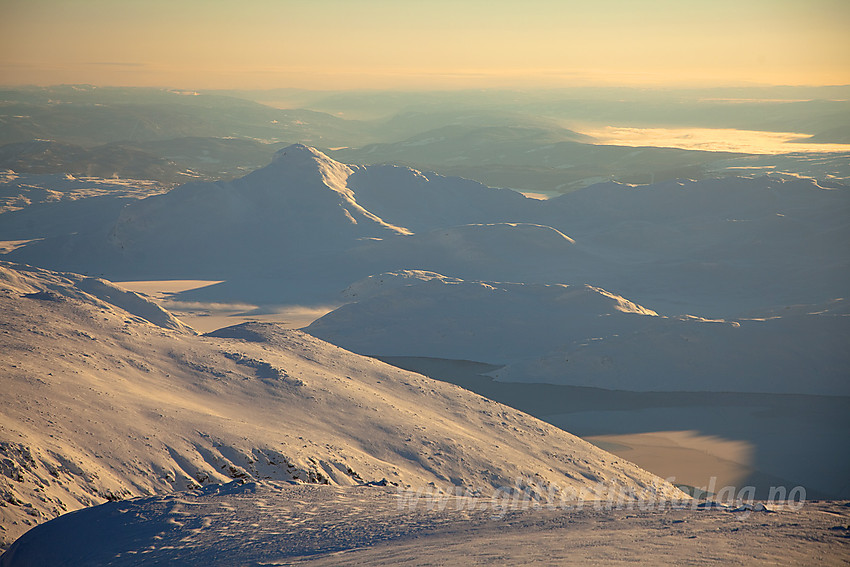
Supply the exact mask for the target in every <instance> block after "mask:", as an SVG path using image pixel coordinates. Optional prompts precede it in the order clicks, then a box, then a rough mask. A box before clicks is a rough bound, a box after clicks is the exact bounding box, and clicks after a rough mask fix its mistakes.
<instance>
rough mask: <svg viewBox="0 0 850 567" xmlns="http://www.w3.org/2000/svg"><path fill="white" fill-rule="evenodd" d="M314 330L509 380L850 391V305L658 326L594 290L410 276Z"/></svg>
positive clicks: (376, 279)
mask: <svg viewBox="0 0 850 567" xmlns="http://www.w3.org/2000/svg"><path fill="white" fill-rule="evenodd" d="M344 295H345V296H346V297H347V299H349V301H351V303H348V304H346V305H343V306H342V307H340V308H338V309H336V310H334V311H332V312H331V313H329V314H327V315H325V316H324V317H322V318H320V319H318V320H317V321H314V322H313V323H312V324H311V325H310V326H308V327H307V328H306V329H305V330H306V331H307V332H309V333H311V334H313V335H315V336H317V337H320V338H322V339H324V340H327V341H330V342H332V343H334V344H338V345H340V346H343V347H344V348H347V349H350V350H353V351H355V352H359V353H362V354H369V355H382V356H419V357H423V356H424V357H435V358H450V359H467V360H470V359H471V360H476V361H481V362H487V363H492V364H508V366H507V367H506V368H503V369H500V370H497V371H495V372H493V373H492V375H493V376H495V377H496V378H497V379H499V380H504V381H509V382H545V383H553V384H563V385H573V386H593V387H599V388H609V389H624V390H641V391H651V390H665V391H675V390H688V391H734V392H774V393H804V394H839V395H848V394H850V385H848V383H847V380H846V376H847V369H848V368H850V354H848V353H850V317H848V316H847V313H846V310H847V308H846V304H847V302H846V301H843V300H840V301H835V302H832V303H830V304H828V305H825V306H821V307H815V306H810V307H809V308H808V309H804V308H803V307H799V308H797V309H785V310H782V311H780V312H779V313H777V314H772V315H770V316H769V317H765V318H762V319H758V320H753V319H740V320H737V321H731V320H730V321H726V320H706V319H701V318H698V317H688V316H684V317H660V316H658V315H657V313H655V312H654V311H652V310H650V309H647V308H645V307H641V306H640V305H636V304H635V303H632V302H631V301H628V300H627V299H625V298H622V297H620V296H617V295H614V294H611V293H609V292H607V291H605V290H602V289H600V288H597V287H593V286H589V285H584V286H566V285H540V284H537V285H535V284H516V283H513V284H512V283H496V282H484V281H464V280H461V279H458V278H449V277H445V276H441V275H440V274H436V273H433V272H422V271H403V272H395V273H385V274H381V275H377V276H371V277H369V278H366V279H365V280H361V281H359V282H357V283H355V284H352V285H351V286H350V287H349V288H348V289H347V290H346V291H345V292H344Z"/></svg>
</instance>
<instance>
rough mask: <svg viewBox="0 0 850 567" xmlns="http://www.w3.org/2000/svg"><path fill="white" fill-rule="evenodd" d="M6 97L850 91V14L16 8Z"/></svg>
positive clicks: (381, 4) (722, 5) (4, 59)
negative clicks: (99, 91) (117, 90)
mask: <svg viewBox="0 0 850 567" xmlns="http://www.w3.org/2000/svg"><path fill="white" fill-rule="evenodd" d="M4 7H5V8H6V9H5V17H4V18H3V23H2V24H0V26H2V27H0V29H2V32H3V33H2V38H3V39H2V40H0V45H2V50H0V54H2V55H0V69H2V74H1V75H0V83H2V84H4V85H24V84H27V85H55V84H63V83H65V84H67V83H72V84H78V83H88V84H97V85H103V86H152V87H173V88H184V89H273V88H287V87H288V88H302V89H313V90H349V89H357V90H361V89H402V90H411V89H412V90H431V89H436V90H453V89H464V88H495V89H505V88H507V89H510V88H549V87H570V86H615V85H622V86H636V87H673V86H676V87H684V86H689V87H710V86H734V85H750V86H752V85H807V86H817V85H840V84H850V39H848V36H847V34H846V24H847V23H848V22H850V4H848V3H846V2H842V1H840V0H814V1H810V2H806V3H800V2H796V1H793V0H770V1H767V0H753V1H750V2H746V3H743V4H742V3H737V2H731V1H729V0H721V1H712V2H669V1H665V0H652V1H649V2H642V3H639V4H638V3H632V2H625V1H623V0H608V1H606V2H596V3H592V4H590V3H585V2H573V1H570V2H556V1H551V0H535V1H533V2H526V3H523V4H521V5H520V4H515V3H510V2H504V1H499V2H487V3H484V2H482V1H479V0H474V1H469V2H464V3H462V4H460V5H458V4H456V3H449V2H445V1H443V0H438V1H435V2H429V3H423V4H416V5H413V4H410V3H399V2H388V1H386V0H368V1H364V2H358V3H356V4H355V3H349V2H342V1H339V0H322V1H317V2H310V3H304V2H292V1H283V2H272V1H270V0H250V1H247V2H242V3H239V4H238V5H232V4H229V3H222V2H216V3H205V2H199V1H197V0H191V1H187V2H181V3H179V4H166V3H165V2H162V1H159V0H156V1H152V2H144V3H139V2H102V1H98V0H84V1H81V2H74V3H73V4H68V3H64V2H58V1H57V0H36V1H28V2H21V1H19V0H11V1H7V2H6V3H5V4H4Z"/></svg>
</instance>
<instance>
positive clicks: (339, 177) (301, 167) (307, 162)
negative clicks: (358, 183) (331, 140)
mask: <svg viewBox="0 0 850 567" xmlns="http://www.w3.org/2000/svg"><path fill="white" fill-rule="evenodd" d="M263 169H264V170H266V169H268V170H271V171H272V172H274V173H284V174H285V175H286V177H294V176H296V175H297V176H306V179H309V178H310V174H312V173H313V172H314V171H315V172H317V173H318V174H319V175H320V176H321V179H322V181H323V182H324V184H325V185H327V186H328V187H330V188H331V189H333V190H335V191H338V192H340V193H343V194H344V195H346V196H347V197H349V198H352V199H353V198H354V192H353V191H351V189H349V188H348V186H347V183H346V181H347V180H348V177H349V176H350V175H351V174H352V173H353V172H354V171H353V170H352V169H351V168H350V167H348V166H347V165H344V164H341V163H339V162H338V161H335V160H333V159H331V158H329V157H328V156H326V155H325V154H323V153H322V152H320V151H319V150H317V149H316V148H313V147H310V146H305V145H304V144H292V145H291V146H287V147H285V148H283V149H281V150H278V151H277V153H275V155H274V158H273V159H272V162H271V164H270V165H268V166H266V167H265V168H263ZM260 171H262V170H260Z"/></svg>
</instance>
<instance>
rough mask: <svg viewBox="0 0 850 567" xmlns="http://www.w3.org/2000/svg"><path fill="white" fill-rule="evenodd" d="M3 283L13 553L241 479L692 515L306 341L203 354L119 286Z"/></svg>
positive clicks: (572, 456) (638, 482)
mask: <svg viewBox="0 0 850 567" xmlns="http://www.w3.org/2000/svg"><path fill="white" fill-rule="evenodd" d="M0 273H2V277H0V312H2V313H3V318H2V323H0V326H2V332H3V348H2V350H0V381H2V384H3V388H4V395H3V396H0V415H2V420H0V424H2V425H0V453H2V455H0V462H2V463H3V465H2V466H3V467H4V469H3V470H4V471H5V474H4V475H2V476H0V494H1V495H2V499H3V502H4V504H5V505H4V506H2V507H0V522H2V525H3V526H5V527H11V526H15V527H14V529H8V530H7V531H6V532H3V538H4V540H3V541H4V544H5V545H8V544H9V543H10V542H11V541H12V540H14V539H15V538H16V537H17V536H18V535H19V534H20V533H21V531H23V530H24V529H26V528H27V527H28V526H30V525H33V524H34V523H37V522H41V521H44V520H46V519H49V518H52V517H55V516H57V515H59V514H61V513H64V512H67V511H71V510H75V509H78V508H81V507H84V506H90V505H92V504H97V503H101V502H104V501H106V500H114V499H124V498H128V497H132V496H140V495H149V494H163V493H168V492H171V491H175V490H185V489H188V488H196V487H199V486H204V485H207V484H211V483H222V482H228V481H230V480H233V479H246V480H251V479H257V480H262V479H272V480H279V481H286V482H301V483H305V482H306V483H330V484H334V485H341V486H346V485H361V484H365V483H368V482H384V481H385V482H386V484H397V485H398V486H399V487H411V488H414V489H415V488H416V487H424V486H429V485H430V486H433V487H440V488H442V489H444V490H454V489H455V487H460V488H463V489H464V490H465V489H467V488H468V489H470V490H472V491H474V490H484V489H486V490H488V491H489V490H492V489H493V488H495V487H500V486H510V485H512V484H513V483H514V481H515V480H516V479H517V478H520V477H522V478H527V477H528V478H534V479H535V482H537V483H538V484H540V485H541V486H546V487H548V486H552V487H555V489H556V490H559V491H570V494H573V495H577V494H579V491H580V490H581V488H583V487H586V488H593V489H594V490H596V491H597V492H598V487H599V486H600V483H602V485H603V486H604V487H605V490H609V489H610V490H619V489H621V488H624V489H627V490H629V491H630V492H634V493H641V492H643V491H651V493H653V494H657V495H658V496H659V497H663V498H666V497H669V496H676V497H681V494H680V493H679V492H678V491H677V490H676V489H675V488H673V487H672V486H671V485H670V484H668V483H666V482H664V481H662V480H661V479H659V478H658V477H656V476H654V475H652V474H650V473H647V472H646V471H643V470H642V469H639V468H638V467H636V466H634V465H632V464H630V463H628V462H625V461H623V460H622V459H618V458H616V457H613V456H612V455H610V454H608V453H605V452H604V451H602V450H600V449H597V448H596V447H594V446H592V445H590V444H588V443H586V442H584V441H582V440H580V439H578V438H577V437H574V436H572V435H570V434H569V433H566V432H564V431H562V430H560V429H557V428H555V427H553V426H550V425H548V424H546V423H543V422H540V421H538V420H537V419H535V418H532V417H530V416H528V415H526V414H523V413H521V412H519V411H516V410H513V409H511V408H508V407H506V406H503V405H501V404H498V403H495V402H491V401H489V400H487V399H484V398H482V397H480V396H478V395H475V394H472V393H470V392H468V391H465V390H462V389H461V388H458V387H455V386H452V385H449V384H444V383H440V382H436V381H434V380H431V379H428V378H425V377H424V376H421V375H419V374H414V373H411V372H406V371H403V370H400V369H397V368H394V367H392V366H388V365H386V364H383V363H381V362H378V361H376V360H373V359H370V358H364V357H362V356H358V355H356V354H353V353H351V352H348V351H345V350H343V349H341V348H339V347H336V346H333V345H330V344H328V343H326V342H323V341H321V340H319V339H317V338H314V337H312V336H310V335H307V334H304V333H301V332H298V331H287V330H283V329H281V328H279V327H277V326H274V325H262V324H253V323H251V324H244V325H242V326H239V327H236V328H230V329H225V330H222V331H220V332H217V333H213V334H211V335H209V336H203V337H201V336H197V335H195V334H193V333H189V332H186V331H185V330H184V329H182V328H180V327H179V326H177V328H164V327H162V326H157V325H154V324H150V323H149V322H148V321H147V320H143V319H141V318H139V317H136V316H134V315H133V314H131V312H130V311H127V310H125V307H126V308H130V309H132V310H133V312H134V313H141V315H142V316H144V315H146V314H145V313H142V312H141V311H140V310H139V309H138V308H137V307H138V305H137V301H136V300H131V299H128V297H131V296H128V295H126V294H125V293H126V292H122V290H120V289H119V288H117V287H115V286H113V285H112V284H109V283H108V282H104V281H97V280H87V279H86V278H84V277H82V276H73V275H70V274H57V273H54V272H49V271H46V270H41V269H36V268H29V267H25V266H18V265H13V264H8V263H6V264H4V265H3V266H2V272H0ZM81 282H82V283H83V286H84V287H86V288H87V289H88V291H85V292H84V291H82V290H81V289H79V288H78V287H77V286H78V284H80V283H81ZM90 292H91V293H90ZM92 293H97V294H98V297H100V298H101V299H98V298H97V297H95V296H94V295H92ZM132 297H137V298H138V296H132ZM139 299H140V298H139ZM147 315H149V314H147ZM152 318H153V317H152ZM594 497H603V498H604V495H599V494H596V493H594ZM13 522H18V523H17V524H13Z"/></svg>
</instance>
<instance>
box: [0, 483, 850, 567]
mask: <svg viewBox="0 0 850 567" xmlns="http://www.w3.org/2000/svg"><path fill="white" fill-rule="evenodd" d="M550 497H551V495H549V494H546V493H544V492H541V491H540V490H539V487H537V486H536V483H535V482H534V480H533V479H523V481H522V483H521V484H518V485H515V486H507V487H503V488H502V489H501V490H498V491H495V492H491V493H487V494H478V495H473V494H463V493H461V494H458V493H455V492H448V493H441V492H437V491H421V490H420V491H409V490H400V489H398V488H393V487H376V486H358V487H334V486H316V485H292V484H287V483H282V482H274V481H260V482H248V483H242V482H238V481H234V482H232V483H229V484H226V485H223V486H207V487H203V488H200V489H195V490H190V491H184V492H178V493H174V494H168V495H158V496H151V497H147V498H139V499H134V500H130V501H125V502H110V503H107V504H103V505H100V506H96V507H92V508H88V509H86V510H81V511H79V512H76V513H73V514H67V515H65V516H62V517H60V518H57V519H55V520H52V521H50V522H48V523H46V524H44V525H41V526H37V527H36V528H34V529H33V530H31V531H30V532H28V533H27V534H24V536H22V537H21V538H20V539H19V540H18V541H17V542H15V544H14V545H13V546H12V547H11V548H10V549H9V551H8V552H7V553H6V554H4V555H2V556H0V566H2V567H14V566H16V565H27V566H30V567H42V566H44V567H47V566H50V567H62V566H66V565H67V566H71V565H82V564H86V565H114V566H135V565H143V564H144V565H148V564H151V565H187V566H198V567H201V566H203V567H212V566H215V567H218V566H221V567H225V566H231V565H295V564H297V565H302V564H306V565H334V566H339V565H371V566H394V567H395V566H398V565H451V566H454V565H465V566H468V565H493V564H497V565H517V566H519V565H523V566H524V565H541V564H545V565H571V566H572V565H575V566H581V565H589V564H591V565H592V564H594V563H599V562H600V561H601V562H602V563H604V564H610V565H618V564H626V563H628V564H652V565H671V566H672V565H686V564H693V563H696V564H701V565H703V564H704V565H709V564H718V565H730V564H742V563H746V564H765V565H802V564H810V563H812V560H813V559H816V561H815V562H816V563H817V564H819V565H841V564H844V563H845V562H846V561H847V558H848V556H850V549H848V545H847V542H846V539H847V532H848V529H847V527H846V525H845V524H846V523H847V521H848V519H850V511H848V507H847V506H846V505H844V504H843V503H840V502H819V503H802V502H783V503H779V505H775V504H773V503H771V504H770V505H769V506H765V505H764V504H762V503H760V502H759V503H753V502H750V501H742V502H740V503H738V502H734V503H731V502H730V503H729V504H723V503H710V504H706V503H697V502H696V501H679V502H669V501H666V500H661V501H659V500H645V501H632V500H617V499H615V500H613V501H605V500H602V501H592V502H588V501H575V500H571V501H562V500H560V499H558V498H554V499H552V498H550ZM707 549H708V550H710V551H708V552H707V551H706V550H707Z"/></svg>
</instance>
